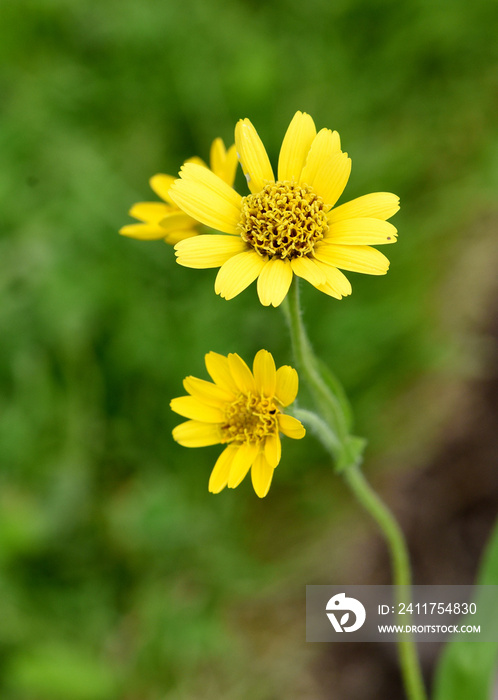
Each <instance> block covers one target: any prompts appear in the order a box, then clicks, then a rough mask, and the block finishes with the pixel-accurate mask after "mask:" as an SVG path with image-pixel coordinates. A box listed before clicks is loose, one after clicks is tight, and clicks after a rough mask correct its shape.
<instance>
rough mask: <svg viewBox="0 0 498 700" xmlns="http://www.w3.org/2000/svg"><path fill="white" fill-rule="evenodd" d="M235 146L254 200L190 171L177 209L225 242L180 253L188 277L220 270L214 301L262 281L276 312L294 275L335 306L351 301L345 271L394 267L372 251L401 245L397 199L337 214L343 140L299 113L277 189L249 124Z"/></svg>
mask: <svg viewBox="0 0 498 700" xmlns="http://www.w3.org/2000/svg"><path fill="white" fill-rule="evenodd" d="M235 145H236V147H237V153H238V156H239V160H240V163H241V165H242V169H243V171H244V174H245V176H246V179H247V183H248V186H249V189H250V191H251V194H249V195H247V196H246V197H242V196H241V195H240V194H238V193H237V192H236V191H235V190H234V189H233V188H232V187H230V186H229V185H227V183H226V182H223V181H222V180H221V178H219V177H217V176H216V175H215V174H213V173H212V172H210V171H209V170H206V168H200V167H199V166H198V165H196V164H194V163H187V164H185V165H184V166H183V167H182V169H181V172H180V179H179V180H176V182H174V183H173V185H172V186H171V190H170V197H171V199H172V200H173V201H174V202H176V204H177V205H178V206H179V207H180V208H181V209H182V210H183V211H184V212H186V213H187V214H188V215H190V216H191V217H193V218H194V219H197V220H198V221H201V222H202V223H204V224H206V225H207V226H210V227H212V228H214V229H217V230H218V231H221V232H222V233H223V234H228V235H217V234H215V235H213V234H208V235H201V236H197V237H196V238H195V239H194V238H192V239H190V240H185V241H181V242H180V243H178V245H177V246H176V251H177V256H178V262H179V263H180V265H184V266H185V267H194V268H207V267H220V270H219V272H218V275H217V277H216V283H215V291H216V293H217V294H220V295H221V296H222V297H224V298H225V299H232V298H233V297H235V296H236V295H237V294H239V293H240V292H241V291H242V290H244V289H245V288H246V287H248V286H249V285H250V284H251V282H253V281H254V280H255V279H256V278H257V280H258V283H257V288H258V295H259V299H260V301H261V303H262V304H264V305H265V306H268V305H270V304H272V305H273V306H278V305H279V304H280V303H281V302H282V300H283V299H284V298H285V296H286V294H287V291H288V289H289V286H290V284H291V282H292V278H293V275H297V276H298V277H303V278H304V279H305V280H307V281H308V282H310V283H311V284H312V285H313V286H315V287H316V288H317V289H319V290H320V291H321V292H325V294H329V295H330V296H333V297H335V298H337V299H341V298H342V297H343V296H345V295H348V294H350V293H351V284H350V283H349V281H348V279H347V278H346V277H345V275H344V274H343V273H342V272H341V271H340V270H341V269H342V270H350V271H353V272H363V273H365V274H370V275H383V274H385V273H386V272H387V269H388V267H389V261H388V259H387V258H386V257H385V256H384V255H383V254H382V253H380V252H379V251H378V250H376V249H375V248H372V247H371V246H372V245H379V244H382V243H394V242H395V240H396V235H397V231H396V229H395V228H394V226H392V224H390V223H388V222H387V221H386V219H388V218H389V217H391V216H392V215H393V214H395V213H396V211H398V209H399V200H398V197H397V196H396V195H394V194H390V193H388V192H377V193H374V194H368V195H365V196H363V197H358V198H357V199H354V200H352V201H351V202H347V203H346V204H342V205H341V206H338V207H335V208H334V205H335V204H336V202H337V200H338V199H339V197H340V196H341V194H342V192H343V190H344V188H345V186H346V183H347V181H348V178H349V174H350V171H351V161H350V159H349V158H348V156H347V153H343V152H342V151H341V146H340V140H339V135H338V134H337V132H336V131H330V129H322V130H321V131H319V132H318V133H316V128H315V124H314V122H313V119H312V118H311V117H310V116H309V114H305V113H301V112H297V113H296V114H295V116H294V118H293V119H292V121H291V123H290V125H289V128H288V129H287V133H286V134H285V137H284V140H283V143H282V147H281V149H280V157H279V161H278V177H277V179H275V176H274V173H273V170H272V166H271V164H270V161H269V159H268V156H267V153H266V150H265V147H264V146H263V143H262V142H261V139H260V138H259V136H258V134H257V132H256V130H255V128H254V127H253V125H252V124H251V122H250V121H249V120H248V119H243V120H241V121H239V122H238V124H237V126H236V128H235Z"/></svg>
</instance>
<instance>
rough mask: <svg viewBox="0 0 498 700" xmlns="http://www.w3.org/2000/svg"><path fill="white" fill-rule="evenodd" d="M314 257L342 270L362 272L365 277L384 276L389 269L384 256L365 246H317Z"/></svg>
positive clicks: (325, 244) (328, 244)
mask: <svg viewBox="0 0 498 700" xmlns="http://www.w3.org/2000/svg"><path fill="white" fill-rule="evenodd" d="M315 257H316V258H318V260H322V261H323V262H325V263H328V264H329V265H334V266H335V267H339V268H341V269H342V270H350V271H351V272H362V273H363V274H365V275H385V274H386V272H387V271H388V269H389V260H388V259H387V258H386V256H385V255H383V254H382V253H381V252H380V251H379V250H376V249H375V248H370V247H369V246H366V245H348V246H345V245H332V244H330V243H324V244H321V245H318V244H317V245H316V246H315Z"/></svg>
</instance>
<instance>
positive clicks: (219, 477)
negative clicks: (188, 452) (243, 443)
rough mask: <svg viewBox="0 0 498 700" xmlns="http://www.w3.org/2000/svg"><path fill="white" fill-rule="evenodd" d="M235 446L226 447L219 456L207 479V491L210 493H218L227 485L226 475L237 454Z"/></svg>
mask: <svg viewBox="0 0 498 700" xmlns="http://www.w3.org/2000/svg"><path fill="white" fill-rule="evenodd" d="M237 450H238V447H237V446H236V445H228V447H226V448H225V449H224V450H223V452H222V453H221V454H220V456H219V457H218V459H217V460H216V464H215V465H214V469H213V471H212V472H211V476H210V477H209V486H208V489H209V491H210V493H219V492H220V491H222V490H223V489H224V488H225V486H226V485H227V484H228V475H229V474H230V469H231V467H232V462H233V458H234V457H235V455H236V454H237Z"/></svg>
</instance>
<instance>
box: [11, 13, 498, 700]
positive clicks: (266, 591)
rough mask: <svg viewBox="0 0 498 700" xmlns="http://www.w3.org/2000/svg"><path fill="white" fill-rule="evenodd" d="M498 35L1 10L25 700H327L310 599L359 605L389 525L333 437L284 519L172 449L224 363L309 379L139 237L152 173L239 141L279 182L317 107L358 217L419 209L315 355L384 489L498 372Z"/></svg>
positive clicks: (18, 677) (248, 301) (273, 317)
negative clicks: (173, 405) (186, 389)
mask: <svg viewBox="0 0 498 700" xmlns="http://www.w3.org/2000/svg"><path fill="white" fill-rule="evenodd" d="M497 24H498V6H497V5H496V3H494V2H489V0H473V2H472V3H468V2H466V1H465V0H441V1H436V2H429V0H408V1H407V2H403V3H399V2H394V1H391V0H386V1H382V0H339V1H338V2H335V3H332V2H328V1H327V0H308V2H307V3H303V2H301V0H276V1H275V2H263V1H262V0H233V1H232V2H228V1H224V0H213V1H210V0H183V1H182V2H176V1H172V0H165V1H164V2H155V1H154V0H120V1H118V0H107V1H102V2H91V1H90V2H81V1H78V0H38V1H36V0H32V1H29V0H25V1H23V0H18V1H17V2H8V0H7V1H6V2H4V3H3V4H2V7H1V9H0V61H1V65H0V94H1V116H0V120H1V121H0V153H1V160H2V163H3V166H2V169H1V173H0V193H1V198H0V200H1V202H2V204H1V208H0V285H1V290H2V293H1V304H0V333H1V338H2V342H1V344H0V381H1V390H0V391H1V393H0V466H1V471H0V487H1V488H0V696H1V697H2V698H3V699H5V700H170V699H171V700H173V699H174V700H177V699H179V700H191V699H193V698H198V697H203V698H207V699H208V700H209V699H210V698H220V697H223V698H230V699H233V700H246V699H247V700H248V699H249V698H250V699H251V700H273V699H276V698H283V697H285V698H287V699H288V700H293V699H295V698H296V699H297V698H310V699H311V700H317V699H320V698H322V697H329V695H325V694H324V695H323V696H322V695H321V694H320V690H319V689H317V688H316V687H315V686H314V685H313V680H312V679H310V678H309V675H310V674H309V671H308V670H307V669H308V664H309V663H311V662H312V657H313V654H315V653H316V651H317V650H316V649H311V648H310V647H309V646H306V645H305V643H304V630H303V610H302V605H303V591H304V585H305V584H307V583H308V584H309V583H325V582H330V583H334V582H351V583H361V581H349V580H348V581H346V580H345V579H344V574H343V570H341V566H347V561H348V557H350V558H354V556H355V554H354V550H353V551H352V552H351V551H349V552H346V550H347V549H348V542H349V541H350V538H354V537H355V533H356V534H357V533H358V529H359V530H360V531H361V530H362V528H363V529H366V528H368V527H370V523H369V522H367V520H366V519H364V518H363V517H361V518H360V517H359V515H358V509H357V507H356V505H355V504H353V503H352V502H351V499H350V497H349V496H348V495H347V494H346V492H345V491H344V489H343V488H342V485H341V484H340V483H339V480H338V479H337V478H335V477H334V476H333V475H332V473H331V467H330V464H329V463H328V461H327V458H326V456H325V455H324V453H323V452H322V450H321V448H320V447H319V446H318V445H316V444H315V443H314V441H313V439H312V438H311V437H310V438H309V439H306V440H303V441H300V442H296V443H294V442H293V441H290V440H289V441H287V443H286V444H285V445H284V453H283V459H282V462H281V465H280V466H279V468H278V470H277V472H276V475H275V479H274V483H273V486H272V489H271V491H270V494H269V496H268V497H267V498H266V499H264V500H263V501H260V500H259V499H257V498H256V496H255V495H254V493H253V492H252V488H251V485H250V481H249V480H247V479H246V482H245V483H244V484H243V485H242V486H241V487H239V488H238V489H237V490H236V491H228V490H226V491H224V492H223V493H222V494H220V495H218V496H213V495H210V494H208V492H207V481H208V477H209V473H210V470H211V468H212V465H213V463H214V460H215V459H216V456H217V454H218V452H219V448H216V447H213V448H205V449H202V450H187V449H184V448H181V447H180V446H178V445H176V444H175V443H174V442H173V441H172V438H171V429H172V427H173V426H174V425H175V424H176V423H177V422H178V417H177V416H175V415H173V414H172V413H171V411H170V409H169V400H170V399H171V398H172V397H173V396H178V395H180V394H182V393H183V389H182V385H181V380H182V378H183V377H184V376H186V375H187V374H193V375H196V376H201V377H205V376H206V374H205V369H204V363H203V357H204V354H205V353H206V352H208V351H209V350H216V351H218V352H221V353H225V354H226V353H227V352H232V351H236V352H238V353H239V354H241V355H242V356H243V357H245V358H246V359H247V360H250V359H251V358H252V357H253V355H254V353H255V352H256V351H257V350H258V349H259V348H261V347H266V348H268V349H270V350H271V351H272V352H273V354H274V356H275V358H276V360H277V364H284V363H292V357H291V356H290V354H289V352H290V351H289V340H288V336H287V331H286V328H285V325H284V323H283V318H282V315H281V314H280V313H279V312H278V311H276V310H275V309H266V308H262V307H261V306H260V305H259V304H258V303H257V300H256V292H255V289H254V286H253V287H251V288H250V289H249V290H248V291H246V292H245V293H244V294H242V295H240V297H238V298H236V299H235V300H233V301H231V302H226V301H224V300H222V299H220V298H218V297H216V296H215V295H214V292H213V291H212V288H213V283H214V277H215V272H214V271H213V270H202V271H196V270H189V269H183V268H180V267H179V266H178V265H176V264H175V262H174V256H173V251H172V249H171V248H170V247H168V246H165V245H164V243H162V242H152V243H142V242H138V241H133V240H130V239H124V238H122V237H120V236H118V235H117V231H118V229H119V227H120V226H122V225H124V224H126V223H129V222H131V221H130V220H129V218H128V217H127V211H128V209H129V207H130V206H131V205H132V204H133V203H134V202H136V201H143V200H152V199H155V197H154V195H153V194H152V193H151V191H150V190H149V187H148V178H149V177H150V176H151V175H153V174H154V173H156V172H166V173H171V174H174V173H175V172H177V171H178V168H179V166H180V165H181V163H182V162H183V160H184V159H185V158H187V157H189V156H191V155H194V154H196V155H200V156H201V157H204V158H206V157H207V155H208V150H209V145H210V143H211V141H212V139H213V138H214V137H215V136H222V137H223V138H224V140H225V142H226V143H231V142H232V139H233V127H234V125H235V122H236V120H237V119H239V118H241V117H249V118H250V119H251V120H252V121H253V123H254V124H255V125H256V127H257V129H258V130H259V133H260V135H261V137H262V138H263V141H264V143H265V144H266V145H267V148H268V151H269V153H270V155H271V157H272V159H273V160H274V161H275V158H276V157H277V155H278V149H279V147H280V143H281V140H282V137H283V134H284V132H285V129H286V128H287V125H288V123H289V121H290V119H291V117H292V116H293V114H294V112H295V111H296V110H297V109H301V110H304V111H307V112H309V113H310V114H311V115H312V116H313V117H314V119H315V122H316V124H317V126H318V128H321V127H323V126H327V127H330V128H335V129H337V130H338V131H339V133H340V134H341V138H342V144H343V148H344V149H345V150H346V151H348V152H349V154H350V155H351V157H352V159H353V172H352V176H351V180H350V183H349V185H348V188H347V191H346V199H351V198H353V197H355V196H358V195H360V194H364V193H367V192H373V191H379V190H381V191H392V192H395V193H397V194H399V195H400V196H401V200H402V209H401V212H400V213H399V214H398V215H397V216H396V218H395V220H394V223H395V224H396V225H397V227H398V228H399V232H400V236H399V243H398V244H397V245H396V246H393V247H390V248H389V251H388V255H389V258H390V259H391V270H390V272H389V273H388V275H387V276H386V277H381V278H378V277H377V278H373V277H370V278H367V277H362V276H361V275H354V274H352V273H351V274H349V277H350V279H351V280H352V282H353V290H354V291H353V295H352V296H351V297H349V298H347V299H345V300H343V301H341V302H338V301H335V300H333V299H331V298H329V297H326V296H325V295H322V294H320V293H318V292H317V291H316V290H314V289H312V288H311V287H309V286H306V288H303V297H304V305H305V312H306V318H307V320H308V323H309V329H310V335H311V337H312V339H313V341H314V343H315V347H316V349H317V351H318V352H319V353H320V354H321V355H322V357H324V358H326V359H327V361H328V362H329V363H330V365H331V366H332V367H333V368H334V369H335V371H336V373H337V374H338V376H339V377H341V379H342V380H343V382H344V384H345V386H346V388H347V390H348V392H349V393H350V395H351V397H352V400H353V404H354V407H355V410H356V414H357V432H358V433H359V434H364V435H366V436H367V438H368V440H369V443H370V448H369V451H368V460H369V461H367V465H366V468H367V470H368V469H369V468H370V470H372V464H373V463H374V462H375V463H376V464H381V463H382V459H383V455H386V454H393V453H394V454H396V453H397V452H396V451H398V452H399V453H400V454H414V453H415V454H417V455H419V454H422V455H423V454H425V452H424V450H426V451H427V453H428V452H429V451H430V444H431V441H434V440H436V442H437V426H438V416H439V409H438V406H439V407H440V406H441V405H442V404H443V403H444V400H445V392H444V387H445V386H446V385H447V384H448V383H449V384H451V383H452V382H453V381H456V380H457V379H458V378H459V377H464V376H468V375H469V374H470V375H471V374H472V373H473V372H476V371H478V370H479V367H480V362H481V359H480V358H481V354H482V349H481V347H480V345H479V343H474V342H472V339H470V340H469V338H470V335H469V332H468V328H469V324H471V323H472V322H474V321H475V319H476V318H479V313H480V311H479V309H480V302H481V299H482V297H483V295H484V293H485V289H486V280H489V279H492V276H493V274H496V273H495V272H494V270H495V269H496V266H495V262H496V260H497V259H498V258H497V256H496V243H495V241H494V237H493V236H492V235H491V233H492V231H490V230H489V226H484V225H483V226H478V225H477V224H476V222H480V221H482V220H483V218H485V217H488V219H489V217H490V216H493V213H496V191H497V187H498V132H497V129H496V114H497V107H498V100H497V95H498V62H497V53H498V50H497V43H496V27H497ZM239 177H240V176H239ZM238 184H239V185H240V190H241V191H244V190H243V183H242V181H241V180H238ZM488 219H486V220H488ZM494 221H495V222H496V218H495V219H494ZM495 230H496V228H495ZM493 255H494V256H495V257H494V258H493ZM492 261H494V262H492ZM493 265H494V266H493ZM420 387H422V389H420ZM417 402H418V403H417ZM324 551H325V552H326V556H324Z"/></svg>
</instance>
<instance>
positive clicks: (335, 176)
mask: <svg viewBox="0 0 498 700" xmlns="http://www.w3.org/2000/svg"><path fill="white" fill-rule="evenodd" d="M350 173H351V159H350V158H348V154H347V153H342V151H341V152H339V153H335V154H334V155H333V156H331V157H330V158H329V159H328V160H326V161H325V162H323V163H322V164H321V165H320V167H319V168H318V169H317V171H316V173H315V176H314V177H313V178H312V181H311V182H310V180H309V179H306V182H307V183H308V185H311V187H313V189H314V190H315V192H316V193H317V194H318V195H320V197H321V198H322V199H323V201H324V203H325V206H326V207H333V206H334V204H335V203H336V202H337V200H338V199H339V197H340V196H341V194H342V193H343V191H344V188H345V187H346V184H347V181H348V179H349V175H350ZM303 180H304V177H303Z"/></svg>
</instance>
